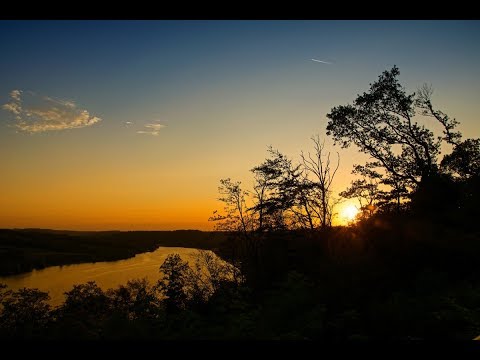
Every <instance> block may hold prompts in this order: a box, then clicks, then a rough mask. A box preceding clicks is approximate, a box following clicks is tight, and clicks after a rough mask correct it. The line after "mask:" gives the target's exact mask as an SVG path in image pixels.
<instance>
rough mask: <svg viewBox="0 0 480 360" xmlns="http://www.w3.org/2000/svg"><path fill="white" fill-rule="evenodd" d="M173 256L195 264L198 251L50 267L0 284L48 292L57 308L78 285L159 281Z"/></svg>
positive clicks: (167, 250) (164, 251) (163, 252)
mask: <svg viewBox="0 0 480 360" xmlns="http://www.w3.org/2000/svg"><path fill="white" fill-rule="evenodd" d="M172 253H177V254H179V255H180V256H181V257H182V259H183V260H187V261H188V262H189V263H191V264H193V262H194V261H195V257H196V255H197V254H198V250H196V249H192V248H181V247H160V248H158V249H157V250H155V251H152V252H148V253H143V254H138V255H136V256H135V257H133V258H131V259H127V260H119V261H110V262H97V263H84V264H74V265H63V266H51V267H48V268H45V269H42V270H33V271H32V272H29V273H25V274H20V275H13V276H7V277H0V283H3V284H6V285H7V286H8V288H9V289H12V290H17V289H20V288H23V287H27V288H38V289H40V290H41V291H48V293H49V294H50V297H51V300H50V301H49V302H50V304H52V305H54V306H56V305H60V304H61V303H62V302H63V301H64V300H65V297H64V295H63V293H64V292H66V291H70V290H71V289H72V288H73V285H75V284H82V283H86V282H87V281H96V283H97V285H98V286H99V287H100V288H102V289H103V290H107V289H109V288H115V287H117V286H118V285H120V284H126V283H127V281H128V280H132V279H140V278H143V277H146V278H147V279H148V280H149V281H150V283H153V282H156V281H157V280H158V279H159V278H160V272H159V268H160V265H162V264H163V262H164V261H165V259H166V258H167V256H168V255H169V254H172Z"/></svg>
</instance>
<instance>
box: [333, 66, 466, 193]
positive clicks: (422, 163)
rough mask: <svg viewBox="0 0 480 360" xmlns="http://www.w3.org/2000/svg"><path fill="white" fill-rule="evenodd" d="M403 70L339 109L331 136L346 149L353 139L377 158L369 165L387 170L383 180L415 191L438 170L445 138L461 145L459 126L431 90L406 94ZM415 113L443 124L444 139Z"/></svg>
mask: <svg viewBox="0 0 480 360" xmlns="http://www.w3.org/2000/svg"><path fill="white" fill-rule="evenodd" d="M399 74H400V71H399V69H398V68H397V67H396V66H394V67H393V68H392V69H391V70H390V71H385V72H383V74H382V75H380V77H379V79H378V81H377V82H375V83H373V84H371V85H370V90H369V91H368V92H366V93H364V94H363V95H359V96H358V97H357V98H356V99H355V101H354V103H353V105H341V106H337V107H334V108H333V109H332V110H331V112H330V113H329V114H327V117H328V119H329V122H328V125H327V134H328V135H332V136H333V138H334V140H335V143H339V144H341V146H342V147H343V148H347V147H349V146H350V145H351V144H352V143H353V144H355V145H356V146H358V147H359V148H360V151H362V152H364V153H366V154H368V155H370V156H371V157H372V158H373V159H375V161H372V162H368V163H367V164H366V166H368V167H370V168H371V169H379V170H383V171H384V178H383V180H382V183H383V184H385V185H387V184H388V185H391V184H398V183H401V184H402V185H401V187H405V188H407V189H409V191H411V190H414V189H416V188H417V187H418V185H419V184H420V183H421V182H422V181H423V180H424V179H426V178H428V177H430V176H435V174H437V173H438V163H437V157H438V155H439V153H440V145H441V143H442V142H446V143H449V144H456V143H458V141H459V139H460V137H461V135H460V133H457V132H454V131H453V129H454V128H455V126H456V125H457V124H458V122H457V121H456V120H455V119H450V118H449V117H448V116H447V115H445V114H443V113H442V112H441V111H438V110H435V109H434V108H433V106H432V104H431V100H430V97H431V93H432V92H431V89H430V88H428V87H426V86H425V87H424V88H423V89H420V90H419V91H418V94H417V95H415V94H414V93H413V94H407V93H406V91H405V90H404V88H403V87H402V86H401V85H400V83H399V82H398V75H399ZM416 115H423V116H430V117H433V118H435V119H436V120H437V121H438V122H439V123H440V124H441V125H442V126H443V129H444V130H443V137H442V136H439V137H438V138H437V139H435V136H434V133H433V132H432V131H431V130H429V129H427V128H426V127H425V126H423V125H419V124H418V123H417V122H415V121H414V117H415V116H416Z"/></svg>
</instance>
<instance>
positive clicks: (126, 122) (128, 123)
mask: <svg viewBox="0 0 480 360" xmlns="http://www.w3.org/2000/svg"><path fill="white" fill-rule="evenodd" d="M124 124H125V126H127V127H128V126H130V125H132V124H133V122H131V121H125V122H124Z"/></svg>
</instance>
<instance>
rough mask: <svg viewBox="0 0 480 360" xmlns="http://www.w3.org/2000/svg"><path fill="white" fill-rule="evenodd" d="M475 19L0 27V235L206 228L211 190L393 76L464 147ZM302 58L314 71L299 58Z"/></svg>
mask: <svg viewBox="0 0 480 360" xmlns="http://www.w3.org/2000/svg"><path fill="white" fill-rule="evenodd" d="M479 39H480V21H0V41H1V43H2V55H1V56H0V75H1V76H0V78H1V82H0V106H1V107H0V166H1V172H0V174H1V176H0V189H1V190H0V228H24V227H41V228H53V229H79V230H103V229H121V230H136V229H158V230H169V229H184V228H195V229H211V228H212V224H211V223H209V222H208V221H207V219H208V217H209V216H210V215H211V214H212V211H213V210H215V209H220V208H221V204H219V203H218V201H217V200H216V199H217V197H218V194H217V187H218V185H219V180H220V179H221V178H225V177H231V178H232V179H237V180H241V181H242V183H244V184H245V185H246V186H247V187H249V186H251V184H252V177H251V173H250V172H249V170H250V169H251V168H252V167H253V166H255V165H257V164H259V163H260V162H261V161H262V160H263V159H264V158H265V157H266V156H267V151H266V150H267V146H268V145H272V146H273V147H274V148H278V149H279V150H280V151H282V152H283V153H285V154H287V155H288V156H289V157H291V158H293V159H294V160H297V159H298V155H299V153H300V151H301V150H304V151H305V150H309V149H311V144H310V137H311V136H312V135H314V134H316V133H318V134H319V135H320V136H321V138H325V139H326V144H328V149H329V150H330V151H332V152H336V151H339V153H340V157H341V162H340V169H339V172H338V174H337V181H335V184H334V186H335V189H334V190H335V192H336V193H338V192H340V191H342V190H344V189H345V188H346V187H347V186H348V184H349V183H350V181H351V179H352V177H351V175H350V171H351V168H352V165H353V164H354V163H361V162H363V161H364V160H365V159H366V157H365V156H364V155H362V154H359V153H358V151H357V150H356V149H355V148H351V149H348V150H341V149H339V148H336V147H333V146H332V141H331V140H330V139H328V138H326V135H325V127H326V123H327V119H326V114H327V113H328V112H329V111H330V110H331V108H332V107H333V106H336V105H342V104H347V103H350V102H352V101H353V100H354V98H355V97H356V95H357V94H359V93H362V92H363V91H366V90H367V89H368V85H369V83H372V82H374V81H375V80H376V79H377V77H378V75H380V74H381V72H382V71H384V70H388V69H391V68H392V66H393V65H397V66H398V67H399V69H400V72H401V74H400V81H401V82H402V84H404V85H405V86H406V88H407V89H408V90H409V91H411V92H413V91H415V90H416V89H417V88H418V87H420V86H421V85H422V84H424V83H428V84H431V85H432V86H433V88H434V89H435V92H434V94H433V103H434V106H436V107H437V108H439V109H441V110H442V111H444V112H445V113H447V114H449V115H450V116H451V117H455V118H456V119H457V120H458V121H460V126H459V130H460V131H461V132H462V133H463V135H464V137H476V138H478V137H480V125H479V124H480V118H479V114H480V66H479V65H480V41H479ZM312 59H317V60H320V61H322V62H320V61H312Z"/></svg>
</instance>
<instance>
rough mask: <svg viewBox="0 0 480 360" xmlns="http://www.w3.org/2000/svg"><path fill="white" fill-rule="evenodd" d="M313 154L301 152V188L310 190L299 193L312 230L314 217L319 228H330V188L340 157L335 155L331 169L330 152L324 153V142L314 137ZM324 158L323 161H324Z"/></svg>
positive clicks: (331, 207) (331, 208)
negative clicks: (317, 221) (302, 181)
mask: <svg viewBox="0 0 480 360" xmlns="http://www.w3.org/2000/svg"><path fill="white" fill-rule="evenodd" d="M311 139H312V141H313V147H314V153H313V155H312V154H311V153H310V152H308V153H307V155H305V154H304V153H303V151H302V153H301V155H300V156H301V159H302V170H304V174H305V177H304V185H303V188H305V189H308V190H311V191H307V192H306V193H303V192H302V193H301V194H302V195H304V196H303V198H302V200H303V203H304V207H305V212H306V214H307V216H308V219H309V223H310V227H311V228H312V229H313V228H314V221H313V219H312V218H314V217H316V218H317V219H318V220H319V222H320V227H322V228H324V227H326V226H331V224H332V216H333V203H332V197H331V194H332V192H331V186H332V183H333V179H334V177H335V174H336V173H337V170H338V167H339V166H340V155H339V154H338V153H337V162H336V165H335V166H334V167H331V163H330V152H328V153H326V152H325V142H322V143H321V142H320V137H319V136H318V135H317V136H314V137H312V138H311ZM324 158H325V159H324Z"/></svg>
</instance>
